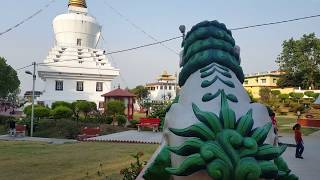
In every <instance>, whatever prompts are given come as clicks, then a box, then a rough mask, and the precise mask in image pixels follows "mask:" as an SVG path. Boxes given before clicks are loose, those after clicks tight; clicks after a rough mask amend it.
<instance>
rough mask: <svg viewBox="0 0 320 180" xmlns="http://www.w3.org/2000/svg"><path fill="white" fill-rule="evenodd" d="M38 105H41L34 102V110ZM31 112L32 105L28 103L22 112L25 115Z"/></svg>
mask: <svg viewBox="0 0 320 180" xmlns="http://www.w3.org/2000/svg"><path fill="white" fill-rule="evenodd" d="M38 107H43V106H41V105H38V104H35V105H34V110H35V109H36V108H38ZM31 112H32V105H28V106H26V107H25V108H24V109H23V113H24V114H25V115H27V116H31Z"/></svg>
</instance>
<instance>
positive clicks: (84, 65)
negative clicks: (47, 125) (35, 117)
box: [38, 0, 119, 106]
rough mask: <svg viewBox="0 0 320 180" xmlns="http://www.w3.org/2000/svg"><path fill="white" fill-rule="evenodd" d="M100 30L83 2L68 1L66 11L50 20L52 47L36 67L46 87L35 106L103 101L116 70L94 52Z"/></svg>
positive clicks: (102, 55) (101, 52) (98, 51)
mask: <svg viewBox="0 0 320 180" xmlns="http://www.w3.org/2000/svg"><path fill="white" fill-rule="evenodd" d="M101 28H102V27H101V25H100V24H99V23H98V22H97V21H96V19H95V18H94V17H92V16H90V15H89V13H88V9H87V5H86V1H85V0H69V3H68V12H67V13H65V14H61V15H58V16H57V17H55V19H54V20H53V29H54V37H55V41H54V42H55V44H54V47H53V48H52V49H51V50H50V52H49V54H48V56H47V58H46V59H45V60H44V63H41V64H40V65H39V70H38V74H39V77H40V78H41V79H42V80H43V81H44V82H45V88H44V90H43V95H41V96H40V97H39V98H38V103H42V104H45V105H49V106H51V104H52V103H53V102H55V101H68V102H73V101H76V100H88V101H93V102H95V103H96V104H97V105H98V104H100V103H102V102H103V101H104V98H103V97H101V95H102V94H105V93H107V92H109V91H110V90H111V82H112V80H113V79H114V78H115V77H116V76H118V75H119V69H116V68H114V67H112V66H111V64H110V63H109V61H108V59H107V57H106V55H105V51H104V50H102V49H97V45H98V43H99V39H100V38H101Z"/></svg>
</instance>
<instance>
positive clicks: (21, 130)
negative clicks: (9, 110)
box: [15, 124, 27, 136]
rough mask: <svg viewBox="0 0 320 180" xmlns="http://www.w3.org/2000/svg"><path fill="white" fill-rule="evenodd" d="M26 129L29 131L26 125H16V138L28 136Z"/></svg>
mask: <svg viewBox="0 0 320 180" xmlns="http://www.w3.org/2000/svg"><path fill="white" fill-rule="evenodd" d="M26 129H27V126H26V125H20V124H16V134H15V136H17V135H21V136H26Z"/></svg>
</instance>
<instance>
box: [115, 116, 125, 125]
mask: <svg viewBox="0 0 320 180" xmlns="http://www.w3.org/2000/svg"><path fill="white" fill-rule="evenodd" d="M116 121H117V122H118V126H124V125H125V124H126V122H127V117H126V116H124V115H117V116H116Z"/></svg>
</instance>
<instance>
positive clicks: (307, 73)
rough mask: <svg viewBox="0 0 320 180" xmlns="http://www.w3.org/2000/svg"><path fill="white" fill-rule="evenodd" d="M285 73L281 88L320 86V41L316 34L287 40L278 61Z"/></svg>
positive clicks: (280, 82) (280, 81)
mask: <svg viewBox="0 0 320 180" xmlns="http://www.w3.org/2000/svg"><path fill="white" fill-rule="evenodd" d="M276 62H277V63H278V64H279V67H280V71H282V72H284V74H283V75H282V77H281V78H280V80H279V81H278V85H279V86H280V87H287V86H292V87H302V88H305V89H307V88H309V87H311V89H315V88H318V87H319V85H320V39H319V38H317V37H316V35H315V34H314V33H311V34H304V35H303V36H302V38H300V39H298V40H294V39H293V38H291V39H289V40H286V41H284V42H283V44H282V52H281V54H280V55H279V56H278V58H277V61H276Z"/></svg>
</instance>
